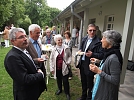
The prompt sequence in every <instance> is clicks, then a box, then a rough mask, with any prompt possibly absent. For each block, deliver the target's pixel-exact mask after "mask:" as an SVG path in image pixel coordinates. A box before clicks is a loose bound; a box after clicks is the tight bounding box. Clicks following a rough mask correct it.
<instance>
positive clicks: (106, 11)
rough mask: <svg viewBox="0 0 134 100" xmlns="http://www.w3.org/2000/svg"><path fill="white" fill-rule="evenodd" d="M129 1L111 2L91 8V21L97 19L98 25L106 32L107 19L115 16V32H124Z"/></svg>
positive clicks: (117, 0) (115, 0) (112, 0)
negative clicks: (109, 16)
mask: <svg viewBox="0 0 134 100" xmlns="http://www.w3.org/2000/svg"><path fill="white" fill-rule="evenodd" d="M126 4H127V0H110V1H107V2H105V3H103V4H101V5H98V6H96V7H92V8H89V19H92V18H96V23H95V24H96V25H97V26H99V27H100V30H101V31H102V32H103V31H105V29H104V27H105V17H106V16H108V15H112V14H113V15H114V27H113V29H114V30H117V31H119V32H120V33H121V34H122V32H123V26H124V19H125V12H126Z"/></svg>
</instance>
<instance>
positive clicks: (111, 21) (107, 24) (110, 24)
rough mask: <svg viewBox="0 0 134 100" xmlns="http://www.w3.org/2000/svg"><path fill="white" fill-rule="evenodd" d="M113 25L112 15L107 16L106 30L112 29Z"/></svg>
mask: <svg viewBox="0 0 134 100" xmlns="http://www.w3.org/2000/svg"><path fill="white" fill-rule="evenodd" d="M113 26H114V15H110V16H107V21H106V30H113Z"/></svg>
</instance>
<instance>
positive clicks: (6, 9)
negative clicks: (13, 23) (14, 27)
mask: <svg viewBox="0 0 134 100" xmlns="http://www.w3.org/2000/svg"><path fill="white" fill-rule="evenodd" d="M11 1H12V0H0V27H1V26H2V25H3V24H4V23H5V21H7V20H9V17H10V16H11V15H12V12H11V7H12V5H11V4H12V2H11Z"/></svg>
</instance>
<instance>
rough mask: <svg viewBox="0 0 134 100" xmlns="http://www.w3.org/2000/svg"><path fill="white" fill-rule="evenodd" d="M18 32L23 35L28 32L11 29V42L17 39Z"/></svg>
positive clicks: (20, 29)
mask: <svg viewBox="0 0 134 100" xmlns="http://www.w3.org/2000/svg"><path fill="white" fill-rule="evenodd" d="M18 32H22V33H24V34H26V32H25V30H24V29H23V28H13V29H11V31H10V33H9V40H14V39H15V38H16V33H18Z"/></svg>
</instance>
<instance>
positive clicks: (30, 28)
mask: <svg viewBox="0 0 134 100" xmlns="http://www.w3.org/2000/svg"><path fill="white" fill-rule="evenodd" d="M35 28H39V29H41V28H40V26H39V25H37V24H31V25H30V26H29V28H28V31H29V34H30V31H32V33H33V32H34V30H35Z"/></svg>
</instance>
